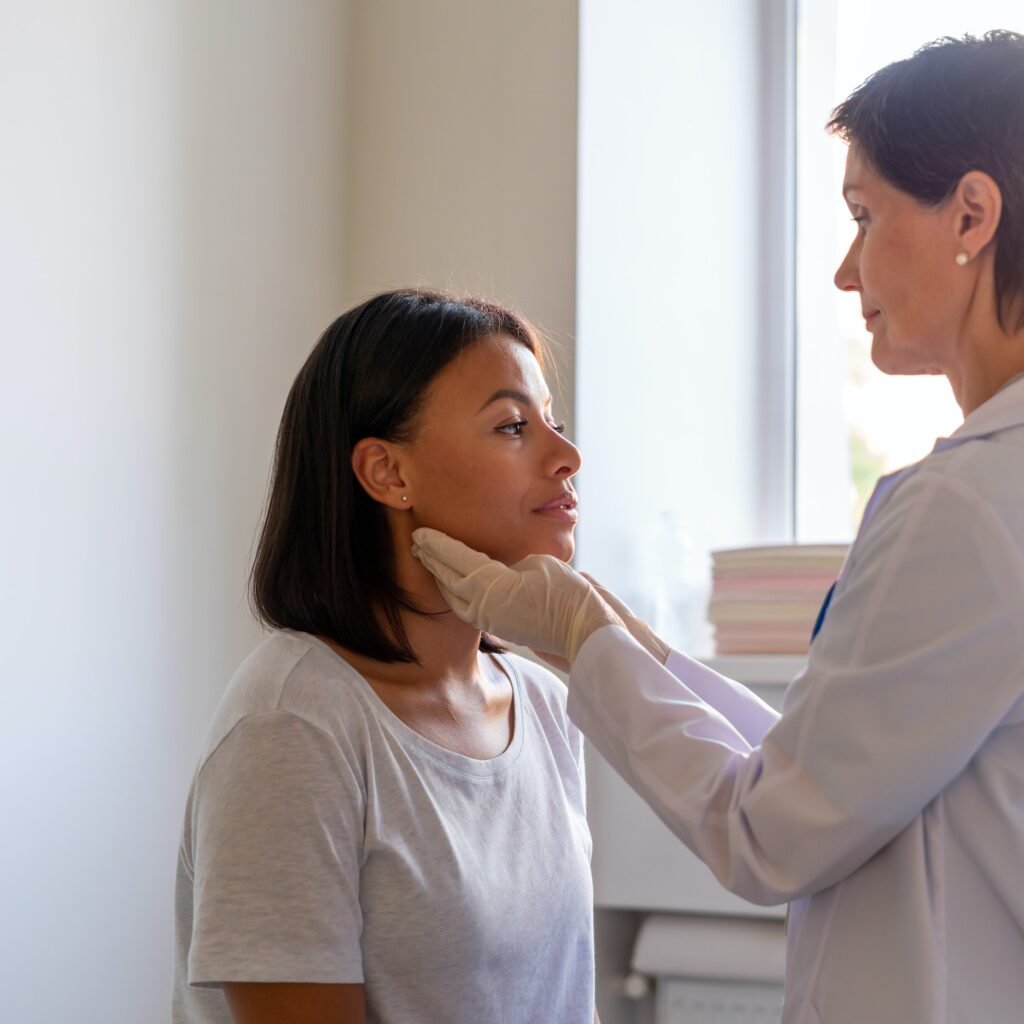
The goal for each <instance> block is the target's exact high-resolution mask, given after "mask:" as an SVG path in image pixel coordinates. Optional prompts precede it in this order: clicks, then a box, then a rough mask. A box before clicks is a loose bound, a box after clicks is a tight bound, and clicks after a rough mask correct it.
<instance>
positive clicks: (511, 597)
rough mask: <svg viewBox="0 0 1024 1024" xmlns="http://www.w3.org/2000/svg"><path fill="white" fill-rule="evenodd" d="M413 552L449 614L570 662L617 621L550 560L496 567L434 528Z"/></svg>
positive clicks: (418, 534) (420, 533) (420, 534)
mask: <svg viewBox="0 0 1024 1024" xmlns="http://www.w3.org/2000/svg"><path fill="white" fill-rule="evenodd" d="M412 537H413V542H414V543H413V549H412V553H413V554H414V555H415V556H416V557H417V558H418V559H419V560H420V561H421V562H422V563H423V564H424V565H425V566H426V567H427V569H429V570H430V572H431V573H433V575H434V578H435V579H436V580H437V585H438V587H439V588H440V590H441V593H442V594H443V595H444V598H445V600H446V601H447V602H448V603H449V604H450V605H451V607H452V611H454V612H455V614H456V615H458V617H459V618H460V619H464V620H465V621H466V622H471V623H473V625H474V626H476V627H477V628H478V629H482V630H485V631H486V632H488V633H493V634H494V635H495V636H499V637H501V638H502V639H503V640H508V641H509V642H510V643H516V644H522V645H523V646H525V647H530V648H532V649H533V650H535V651H537V652H545V653H547V654H552V655H555V656H556V657H562V658H566V659H567V660H568V661H569V662H570V663H571V662H572V661H574V660H575V658H576V655H577V654H578V653H579V650H580V648H581V647H582V646H583V643H584V641H585V640H586V639H587V637H589V636H590V634H591V633H593V632H595V631H596V630H598V629H600V628H601V627H602V626H612V625H614V626H621V625H622V624H623V623H622V620H621V619H620V618H619V616H618V615H617V614H616V613H615V612H614V611H613V610H612V608H610V607H609V606H608V605H607V604H606V603H605V602H604V600H603V599H602V598H601V596H600V595H599V594H598V592H597V591H596V590H595V589H594V587H592V586H591V585H590V583H589V582H588V581H587V580H585V579H584V578H583V577H582V576H581V575H580V574H579V573H578V572H575V571H573V569H572V568H571V567H570V566H568V565H566V564H565V562H561V561H559V560H558V559H557V558H555V557H554V556H553V555H529V556H528V557H527V558H524V559H523V560H522V561H521V562H517V563H516V564H515V565H513V566H507V565H504V564H503V563H501V562H496V561H494V559H492V558H488V557H487V555H484V554H481V553H480V552H479V551H474V550H473V549H472V548H468V547H466V545H465V544H462V543H461V542H459V541H457V540H453V539H452V538H451V537H449V536H447V535H446V534H443V533H441V532H440V531H438V530H428V529H419V530H416V531H415V532H414V533H413V535H412Z"/></svg>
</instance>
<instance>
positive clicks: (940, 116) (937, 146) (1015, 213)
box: [828, 31, 1024, 330]
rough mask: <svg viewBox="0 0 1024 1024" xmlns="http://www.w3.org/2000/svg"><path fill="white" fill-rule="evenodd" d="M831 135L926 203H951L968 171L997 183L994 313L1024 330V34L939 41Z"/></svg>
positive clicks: (847, 106) (885, 72)
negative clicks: (1012, 317)
mask: <svg viewBox="0 0 1024 1024" xmlns="http://www.w3.org/2000/svg"><path fill="white" fill-rule="evenodd" d="M828 130H829V131H830V132H832V133H833V134H836V135H838V136H839V137H840V138H842V139H844V140H845V141H846V142H856V143H857V146H858V147H859V149H860V151H861V153H862V154H863V155H864V156H865V157H866V158H867V160H868V162H869V163H870V164H871V165H872V166H873V167H874V168H875V170H877V171H878V173H879V174H880V175H881V176H882V177H883V178H884V179H885V180H886V181H888V182H889V183H890V184H891V185H894V186H895V187H896V188H898V189H901V190H902V191H904V192H906V193H908V194H910V195H912V196H914V198H916V199H917V200H919V201H920V202H922V203H926V204H928V205H930V206H937V205H939V204H940V203H942V202H944V201H945V200H946V199H948V198H949V197H950V196H951V195H952V194H953V192H954V190H955V189H956V186H957V183H958V182H959V181H960V179H961V178H962V177H963V176H964V175H965V174H966V173H967V172H968V171H984V172H985V173H986V174H988V175H990V176H991V177H992V178H993V180H994V181H995V182H996V184H997V185H998V186H999V189H1000V191H1001V192H1002V196H1003V210H1002V215H1001V217H1000V220H999V228H998V232H997V235H996V259H995V286H996V312H997V315H998V317H999V323H1000V325H1001V326H1003V328H1004V329H1006V324H1005V322H1004V317H1008V316H1009V315H1010V312H1011V310H1013V309H1014V308H1017V309H1018V317H1017V321H1016V324H1015V325H1014V328H1013V329H1014V330H1020V328H1021V327H1024V308H1022V307H1021V306H1020V303H1021V300H1022V299H1024V36H1021V35H1019V34H1018V33H1016V32H1003V31H993V32H986V33H985V35H984V36H982V37H981V38H980V39H979V38H976V37H975V36H969V35H967V36H964V37H963V38H962V39H953V38H945V39H937V40H935V42H932V43H929V44H928V45H926V46H923V47H921V49H920V50H918V51H917V52H916V53H915V54H914V55H913V57H909V58H908V59H907V60H900V61H896V62H895V63H894V64H889V65H888V66H887V67H884V68H882V69H881V70H880V71H876V72H875V74H873V75H872V76H871V77H870V78H868V79H867V81H865V82H864V83H863V84H862V85H860V86H858V87H857V89H855V90H854V92H853V93H851V94H850V96H848V97H847V98H846V99H845V100H843V102H842V103H840V104H839V106H838V107H836V108H835V110H833V111H832V115H831V117H830V118H829V122H828Z"/></svg>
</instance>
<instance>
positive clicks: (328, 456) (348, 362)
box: [250, 290, 543, 662]
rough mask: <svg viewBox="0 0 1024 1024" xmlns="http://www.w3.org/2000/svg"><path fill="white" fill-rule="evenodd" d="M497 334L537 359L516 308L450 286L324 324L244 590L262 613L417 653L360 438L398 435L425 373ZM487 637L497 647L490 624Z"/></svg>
mask: <svg viewBox="0 0 1024 1024" xmlns="http://www.w3.org/2000/svg"><path fill="white" fill-rule="evenodd" d="M496 334H503V335H507V336H508V337H511V338H513V339H514V340H516V341H518V342H520V343H521V344H523V345H525V346H526V347H527V348H528V349H529V350H530V351H531V352H532V353H533V354H534V355H535V356H536V357H537V358H538V359H539V360H541V361H542V362H543V350H542V346H541V342H540V339H539V337H538V335H537V333H536V331H535V330H534V328H533V327H532V326H531V325H530V324H529V323H528V322H527V321H526V320H524V319H523V318H522V317H521V316H519V315H518V314H517V313H515V312H513V311H511V310H509V309H506V308H504V307H502V306H498V305H495V304H493V303H490V302H484V301H482V300H480V299H474V298H456V297H454V296H451V295H447V294H444V293H442V292H435V291H426V290H402V291H392V292H386V293H384V294H382V295H377V296H375V297H374V298H372V299H370V300H368V301H367V302H364V303H363V304H362V305H360V306H357V307H355V308H354V309H350V310H349V311H348V312H347V313H343V314H342V315H341V316H340V317H338V319H337V320H335V321H334V323H332V324H331V325H330V327H328V328H327V330H326V331H324V333H323V335H322V336H321V338H320V340H319V341H318V342H317V344H316V346H315V347H314V349H313V351H312V352H311V353H310V355H309V358H308V359H307V360H306V362H305V364H304V365H303V367H302V369H301V370H300V371H299V374H298V376H297V377H296V378H295V382H294V384H293V385H292V388H291V391H290V392H289V394H288V399H287V401H286V403H285V407H284V413H283V415H282V417H281V425H280V428H279V430H278V434H277V445H276V449H275V456H274V467H273V472H272V476H271V484H270V494H269V499H268V502H267V510H266V516H265V518H264V522H263V526H262V530H261V532H260V537H259V542H258V545H257V548H256V556H255V559H254V561H253V566H252V573H251V576H250V602H251V604H252V607H253V611H254V612H255V614H256V617H257V618H258V619H259V620H260V621H261V622H262V623H263V624H264V625H267V626H271V627H276V628H283V629H296V630H303V631H304V632H307V633H314V634H318V635H320V636H326V637H329V638H331V639H332V640H335V641H336V642H337V643H339V644H341V645H342V646H344V647H347V648H349V649H350V650H353V651H356V652H358V653H360V654H363V655H366V656H367V657H370V658H374V659H376V660H377V661H382V662H415V661H416V660H417V659H416V655H415V652H414V651H413V650H412V648H411V646H410V644H409V640H408V637H407V635H406V633H405V630H404V628H403V626H402V617H401V612H402V610H403V609H405V610H407V611H412V612H417V613H422V612H421V609H419V608H417V607H416V606H415V605H414V603H413V602H412V600H411V599H410V597H409V596H408V595H407V594H406V593H405V592H404V591H403V590H402V588H401V587H400V586H399V585H398V582H397V580H396V578H395V573H394V551H393V550H392V542H391V533H390V530H389V528H388V523H387V518H386V514H385V511H384V508H383V507H382V506H381V505H380V504H379V503H378V502H376V501H374V500H373V499H372V498H370V497H369V495H368V494H367V493H366V492H365V491H364V490H363V488H362V486H361V484H360V483H359V481H358V480H357V479H356V476H355V473H354V472H353V469H352V450H353V448H354V447H355V445H356V443H357V442H358V441H360V440H362V439H363V438H365V437H378V438H381V439H382V440H387V441H394V442H403V441H408V440H410V439H411V438H412V436H413V435H414V432H415V421H416V414H417V412H418V411H419V409H420V407H421V406H422V404H423V400H424V397H425V395H426V392H427V389H428V387H429V385H430V383H431V381H432V380H433V379H434V378H435V377H436V376H437V375H438V374H439V373H440V372H441V370H443V369H444V368H445V366H447V365H448V364H449V363H450V362H451V361H452V360H453V359H454V358H455V357H456V356H458V355H459V353H461V352H462V351H464V350H465V349H466V347H467V346H469V345H472V344H473V343H475V342H476V341H479V340H481V339H483V338H486V337H489V336H492V335H496ZM480 649H481V650H483V651H496V650H501V648H500V647H499V646H498V645H497V644H496V643H495V642H494V641H493V640H491V639H490V638H488V637H487V636H486V635H484V636H483V637H482V638H481V643H480Z"/></svg>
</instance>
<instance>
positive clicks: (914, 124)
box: [414, 33, 1024, 1024]
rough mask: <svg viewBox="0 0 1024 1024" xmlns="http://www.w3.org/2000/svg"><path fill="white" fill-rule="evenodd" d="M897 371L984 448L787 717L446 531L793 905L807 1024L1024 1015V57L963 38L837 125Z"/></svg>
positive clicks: (722, 871) (917, 497)
mask: <svg viewBox="0 0 1024 1024" xmlns="http://www.w3.org/2000/svg"><path fill="white" fill-rule="evenodd" d="M829 128H830V130H831V131H832V132H834V133H835V134H837V135H839V136H840V138H842V139H843V140H844V141H845V142H847V143H848V144H849V155H848V160H847V166H846V178H845V183H844V186H843V193H844V195H845V197H846V201H847V203H848V205H849V207H850V211H851V214H852V217H853V220H854V221H855V222H856V231H857V234H856V237H855V239H854V241H853V244H852V245H851V247H850V250H849V253H848V254H847V256H846V258H845V259H844V260H843V262H842V264H841V266H840V267H839V270H838V271H837V273H836V276H835V281H836V285H837V286H838V287H839V288H841V289H843V290H844V291H852V292H857V293H858V294H859V295H860V301H861V306H862V310H863V314H864V319H865V321H866V326H867V329H868V331H870V333H871V335H872V359H873V361H874V362H875V364H876V365H877V366H878V367H879V368H880V369H881V370H883V371H884V372H886V373H899V374H909V373H943V374H945V375H946V377H947V378H948V379H949V382H950V385H951V386H952V388H953V391H954V394H955V395H956V398H957V401H958V402H959V404H960V406H961V408H962V410H963V413H964V422H963V425H962V426H961V427H960V428H959V429H958V430H957V431H956V432H955V433H954V434H953V435H952V436H950V437H948V438H943V439H941V440H939V441H938V443H937V444H936V446H935V449H934V451H933V452H932V454H930V455H929V456H928V457H927V458H925V459H924V460H922V461H921V462H919V463H918V464H916V465H914V466H910V467H909V468H907V469H904V470H902V471H900V472H898V473H895V474H893V475H892V476H889V477H886V478H883V479H882V480H881V481H880V482H879V484H878V487H877V489H876V490H875V493H874V495H873V497H872V500H871V502H870V504H869V505H868V508H867V511H866V512H865V516H864V521H863V523H862V524H861V527H860V531H859V533H858V535H857V537H856V540H855V541H854V544H853V546H852V548H851V551H850V554H849V558H848V559H847V562H846V564H845V566H844V568H843V571H842V573H841V575H840V577H839V580H838V581H837V584H836V586H835V589H834V592H833V595H832V600H831V607H830V608H828V609H827V617H825V618H824V621H823V626H822V628H821V629H820V632H819V633H818V635H817V636H816V638H815V640H814V642H813V644H812V646H811V650H810V656H809V660H808V663H807V668H806V670H805V671H804V672H803V673H802V674H801V675H800V676H799V677H798V678H797V679H795V680H794V681H793V683H792V684H791V685H790V687H789V689H788V691H787V693H786V698H785V702H784V708H783V711H782V714H781V715H778V714H776V713H775V712H774V711H772V710H771V709H770V708H769V707H767V706H766V705H765V704H763V703H762V702H761V701H759V700H758V699H757V698H756V697H755V696H753V695H752V694H751V693H750V692H748V691H747V690H745V689H744V688H743V687H742V686H740V685H739V684H737V683H735V682H732V681H731V680H728V679H725V678H723V677H721V676H719V675H716V674H715V673H714V672H712V671H710V670H709V669H707V668H705V667H703V666H702V665H700V664H698V663H697V662H695V661H693V660H691V659H690V658H688V657H686V655H684V654H681V653H678V652H676V651H673V650H671V649H670V648H669V646H668V645H667V644H666V643H664V642H663V641H662V640H660V639H659V638H658V637H657V636H656V635H655V634H654V633H653V632H652V631H651V630H650V629H649V628H648V627H647V626H646V625H645V624H644V623H642V622H640V621H638V620H637V619H636V618H634V617H633V616H632V615H631V614H630V612H629V610H628V609H626V608H625V606H623V605H622V604H621V603H620V602H618V601H617V599H616V598H614V597H613V596H612V595H611V594H609V593H608V592H607V591H604V590H603V589H602V588H600V587H599V586H598V585H597V584H596V583H594V582H593V581H591V580H589V579H588V578H585V577H584V576H582V575H580V574H578V573H576V572H574V571H573V570H572V569H571V568H569V567H568V566H567V565H565V564H563V563H562V562H559V561H558V560H557V559H555V558H553V557H550V556H531V557H530V558H528V559H526V560H525V561H523V562H520V563H517V564H516V565H514V566H512V567H506V566H505V565H503V564H501V563H498V562H493V561H491V560H490V559H488V558H486V557H485V556H483V555H480V554H478V553H476V552H473V551H471V550H469V549H468V548H465V547H464V546H462V545H461V544H459V543H457V542H455V541H452V540H450V539H449V538H447V537H445V536H444V535H443V534H438V533H436V532H434V531H418V532H417V533H416V534H415V535H414V540H415V542H416V547H415V548H414V551H415V553H416V554H417V555H418V557H419V558H420V559H421V560H422V561H423V563H424V564H425V565H426V566H427V567H428V568H429V569H430V570H431V571H432V572H433V573H434V574H435V576H436V578H437V579H438V582H439V584H440V586H441V588H442V592H443V593H444V594H445V596H446V597H447V599H448V601H449V603H450V604H451V606H452V608H453V609H454V611H455V612H456V614H458V615H459V616H460V617H462V618H465V619H468V620H470V621H472V622H474V623H475V624H476V625H477V626H478V627H480V628H482V629H486V630H488V631H489V632H492V633H495V634H497V635H499V636H501V637H503V638H505V639H506V640H509V641H516V642H519V643H523V644H527V645H529V646H530V647H532V648H534V649H535V650H537V651H544V652H548V653H550V654H554V655H556V656H561V657H564V658H565V659H566V660H567V661H568V662H569V663H571V673H570V678H569V697H568V700H569V713H570V715H571V717H572V718H573V719H574V721H575V722H576V723H577V724H578V725H579V726H580V728H581V729H582V731H583V732H584V733H585V734H586V735H587V736H588V737H590V739H591V740H592V741H593V743H594V744H595V746H596V747H597V748H598V749H599V750H600V751H601V753H602V754H603V755H604V756H605V757H606V758H607V759H608V761H609V762H610V763H611V764H612V765H614V766H615V768H616V769H617V770H618V771H619V772H620V773H621V774H622V775H623V776H624V777H625V778H626V779H627V780H628V781H629V783H630V784H631V785H632V786H633V787H634V788H635V789H636V790H637V791H638V792H639V793H640V794H641V795H642V796H643V797H644V799H645V800H646V801H647V802H648V803H649V804H650V805H651V806H652V807H653V808H654V809H655V811H656V812H657V813H658V814H659V815H660V816H661V818H662V819H663V820H664V821H665V822H666V823H667V824H668V825H669V827H670V828H671V829H672V830H673V831H674V832H675V833H676V835H678V836H679V838H680V839H681V840H682V841H683V842H684V843H685V844H686V845H687V846H688V847H689V848H690V849H691V850H693V851H694V853H696V854H697V855H698V856H699V857H700V858H701V859H702V860H704V861H705V863H707V864H708V866H709V867H710V868H711V870H712V871H713V872H714V873H715V875H716V876H717V878H718V879H719V881H721V883H722V884H723V885H724V886H725V887H726V888H728V889H730V890H732V891H733V892H735V893H737V894H739V895H740V896H743V897H745V898H746V899H748V900H751V901H752V902H755V903H760V904H774V903H782V902H789V903H790V917H789V930H788V954H787V978H786V1000H785V1010H784V1016H783V1019H784V1021H785V1022H786V1024H796V1022H800V1024H805V1022H806V1024H812V1022H822V1021H823V1022H825V1024H865V1022H870V1024H887V1022H893V1024H896V1022H900V1024H926V1022H927V1024H933V1022H943V1024H961V1022H962V1024H968V1022H970V1024H976V1022H981V1021H984V1022H989V1021H1005V1020H1014V1019H1020V1014H1021V1012H1022V1010H1021V1008H1022V1007H1024V37H1022V36H1020V35H1015V34H1011V33H989V34H988V35H986V36H985V37H984V38H982V39H974V38H970V37H965V38H964V39H961V40H952V39H947V40H942V41H940V42H937V43H935V44H932V45H930V46H927V47H925V48H924V49H922V50H920V51H919V52H918V53H916V54H915V55H914V56H913V57H912V58H910V59H909V60H904V61H900V62H898V63H895V64H892V65H890V66H888V67H886V68H884V69H882V70H881V71H879V72H878V73H877V74H875V75H874V76H873V77H872V78H870V79H868V80H867V81H866V82H865V83H864V84H863V85H861V86H860V87H859V88H858V89H857V90H856V91H855V92H854V93H853V94H852V95H851V96H850V97H849V98H848V99H847V100H846V101H845V102H843V103H842V104H841V105H840V106H839V107H838V108H837V109H836V110H835V111H834V112H833V116H832V119H831V121H830V124H829Z"/></svg>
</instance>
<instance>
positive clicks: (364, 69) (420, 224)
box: [345, 0, 578, 425]
mask: <svg viewBox="0 0 1024 1024" xmlns="http://www.w3.org/2000/svg"><path fill="white" fill-rule="evenodd" d="M577 18H578V15H577V4H576V0H515V2H514V3H510V2H508V0H430V2H429V3H423V2H416V0H357V2H356V4H355V13H354V21H353V34H354V38H355V39H356V40H357V45H356V46H355V48H354V63H353V78H352V82H351V100H352V105H351V125H352V134H351V137H350V141H351V146H350V158H351V159H350V163H349V171H350V173H349V176H348V188H349V197H350V204H349V208H350V212H351V221H350V230H349V234H348V241H349V244H350V246H351V248H350V259H349V260H348V265H347V272H346V279H345V285H346V294H347V295H348V297H349V298H350V299H351V300H352V301H355V300H356V299H360V298H363V297H364V296H366V295H368V294H371V293H372V292H375V291H379V290H381V289H382V288H387V287H393V286H396V285H407V284H422V285H430V286H434V287H443V288H452V289H455V290H457V291H458V290H462V291H469V292H475V293H480V294H482V295H484V296H487V297H491V298H494V299H496V300H497V301H499V302H506V303H511V304H512V305H514V306H516V307H518V308H519V309H520V310H521V311H522V312H523V313H525V314H526V315H527V316H528V317H529V318H530V319H531V320H532V321H533V322H534V323H535V324H537V325H538V326H539V327H540V328H541V329H542V330H543V331H544V332H545V334H546V335H547V336H548V337H549V339H550V340H551V341H552V344H553V348H555V349H556V353H555V354H556V359H557V366H558V370H559V376H560V378H561V381H562V385H563V387H562V389H561V394H559V393H558V392H557V391H556V415H558V416H560V417H564V418H566V419H568V420H569V422H570V425H571V423H572V418H573V405H572V380H573V362H572V351H573V349H572V339H573V335H574V331H575V313H576V311H575V281H576V88H577V64H576V53H577ZM552 387H553V388H554V387H555V384H554V382H552ZM559 398H561V402H560V403H559V402H558V399H559Z"/></svg>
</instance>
